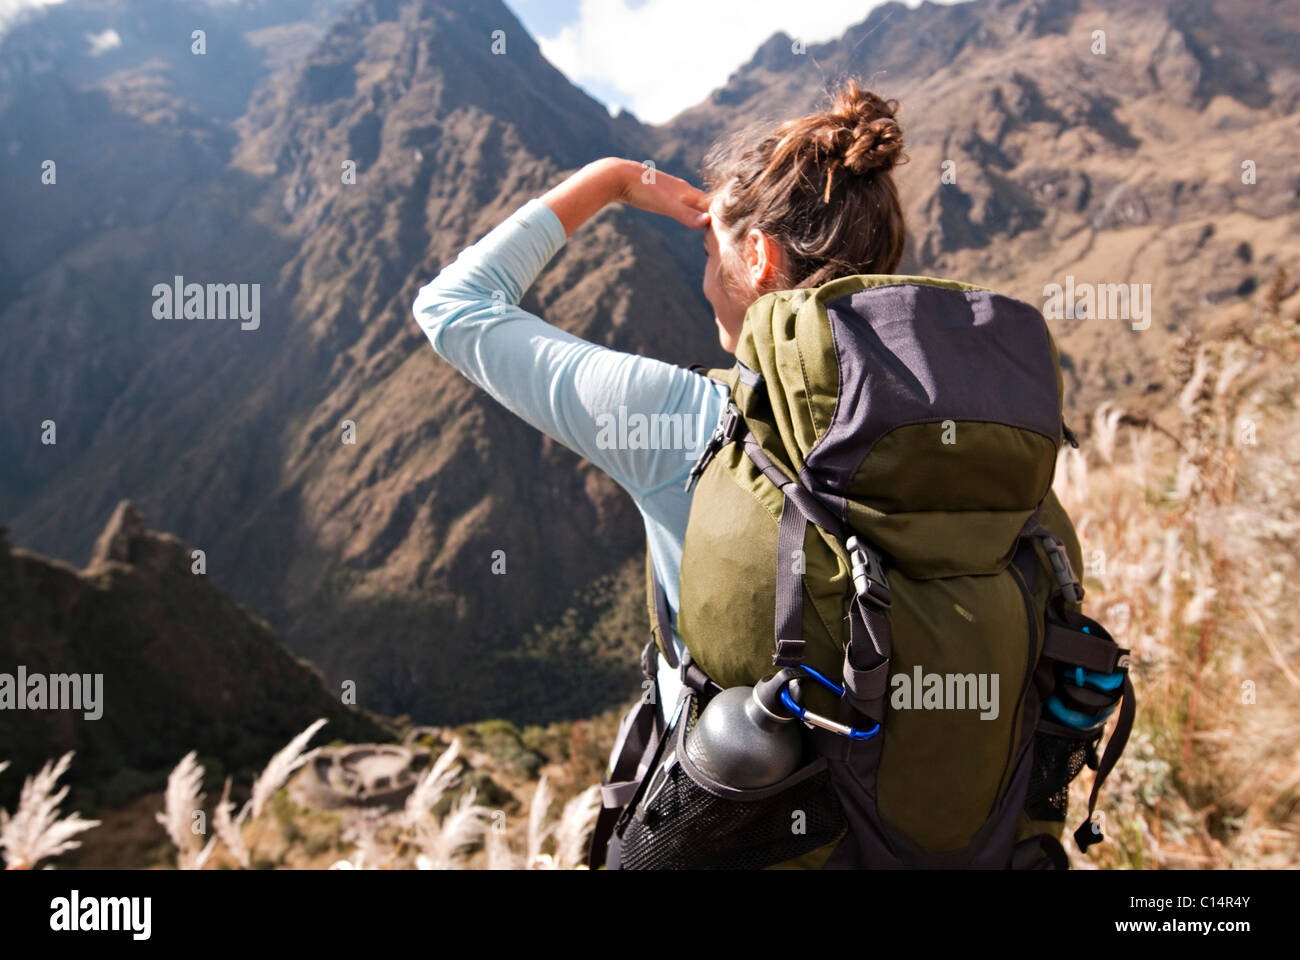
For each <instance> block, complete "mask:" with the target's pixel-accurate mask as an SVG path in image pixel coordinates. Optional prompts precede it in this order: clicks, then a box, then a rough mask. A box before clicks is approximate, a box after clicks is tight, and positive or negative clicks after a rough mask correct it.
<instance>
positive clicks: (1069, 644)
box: [1043, 617, 1129, 673]
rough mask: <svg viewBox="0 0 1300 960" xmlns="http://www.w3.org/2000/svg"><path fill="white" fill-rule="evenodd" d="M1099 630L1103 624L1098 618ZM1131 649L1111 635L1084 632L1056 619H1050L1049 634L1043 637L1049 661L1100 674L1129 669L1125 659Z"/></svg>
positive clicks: (1044, 654)
mask: <svg viewBox="0 0 1300 960" xmlns="http://www.w3.org/2000/svg"><path fill="white" fill-rule="evenodd" d="M1091 625H1093V626H1094V627H1095V628H1096V629H1100V626H1099V625H1097V624H1096V622H1095V621H1093V622H1092V624H1091ZM1128 654H1129V651H1128V650H1125V649H1124V648H1123V647H1121V646H1119V645H1118V644H1117V643H1115V641H1114V640H1112V639H1110V638H1109V637H1108V636H1097V635H1096V634H1094V633H1083V632H1082V631H1080V630H1076V629H1074V628H1073V627H1072V626H1070V625H1069V624H1065V623H1058V622H1057V621H1056V620H1055V619H1054V618H1051V617H1049V618H1048V620H1047V635H1046V636H1045V637H1044V639H1043V656H1045V657H1047V658H1048V659H1049V660H1056V661H1058V662H1060V663H1068V664H1070V665H1071V666H1075V667H1083V668H1084V669H1085V670H1095V671H1096V672H1097V673H1114V672H1115V671H1116V670H1119V669H1122V668H1127V666H1128V664H1127V663H1126V662H1125V661H1124V658H1125V657H1127V656H1128Z"/></svg>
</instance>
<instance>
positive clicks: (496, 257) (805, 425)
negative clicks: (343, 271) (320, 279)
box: [413, 80, 1132, 868]
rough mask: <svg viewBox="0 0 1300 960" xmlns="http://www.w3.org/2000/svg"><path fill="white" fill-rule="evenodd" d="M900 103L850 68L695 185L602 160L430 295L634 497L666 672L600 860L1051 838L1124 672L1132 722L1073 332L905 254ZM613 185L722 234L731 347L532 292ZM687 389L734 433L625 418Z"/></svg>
mask: <svg viewBox="0 0 1300 960" xmlns="http://www.w3.org/2000/svg"><path fill="white" fill-rule="evenodd" d="M897 109H898V108H897V104H896V103H895V102H893V101H887V100H884V99H882V98H881V97H879V96H877V95H876V94H875V93H872V92H870V91H868V90H865V89H863V88H862V87H861V86H860V85H859V84H858V83H857V82H856V81H855V80H849V81H848V82H847V83H845V84H844V85H843V86H842V87H841V88H840V89H838V90H837V91H835V92H834V93H833V94H832V97H831V103H830V105H829V108H828V109H826V110H824V111H821V112H815V113H812V114H809V115H807V116H804V117H800V118H797V119H793V120H790V121H787V122H785V123H781V124H767V125H756V126H751V127H748V128H746V129H745V130H742V131H741V132H740V133H738V134H736V135H734V136H732V137H730V138H728V139H726V140H724V141H721V142H720V143H718V144H716V145H715V146H714V147H713V149H711V150H710V151H709V153H708V155H707V157H706V159H705V164H704V177H703V179H704V183H705V189H704V190H701V189H698V188H696V187H694V186H692V185H691V184H689V183H688V182H686V181H684V180H682V179H679V178H677V177H674V176H671V175H669V174H666V173H664V172H662V171H656V172H655V173H654V175H653V177H649V176H643V173H644V167H643V166H642V165H641V164H639V163H635V162H633V161H628V160H622V159H617V158H606V159H602V160H597V161H595V162H593V163H590V164H588V165H587V166H585V167H583V168H582V169H581V170H579V171H578V172H577V173H575V174H573V175H572V176H570V177H569V178H567V179H566V180H565V181H564V182H563V183H561V184H560V185H558V186H556V187H554V188H553V189H551V190H549V191H548V192H546V193H545V194H543V195H542V196H541V197H540V198H534V199H531V200H529V201H528V202H527V203H525V204H523V206H522V207H521V208H520V209H519V210H518V211H516V212H515V213H514V214H513V215H512V216H510V217H509V218H508V219H507V220H506V221H505V222H503V223H502V224H500V225H499V226H497V227H496V228H495V229H493V230H492V231H491V232H489V233H488V234H487V235H486V236H485V237H484V238H483V239H481V240H480V241H479V242H478V243H476V244H474V245H473V246H471V247H469V248H468V249H466V250H465V251H463V252H462V253H461V254H460V256H459V257H458V258H457V259H456V261H455V262H454V263H453V264H451V265H449V266H447V267H446V268H445V269H444V270H443V271H442V272H441V273H440V274H439V275H438V276H437V277H436V278H435V279H434V280H433V281H432V282H431V283H429V284H428V285H427V286H425V287H424V288H422V289H421V290H420V292H419V295H418V297H417V299H416V301H415V304H414V307H413V311H414V314H415V317H416V319H417V321H418V322H419V323H420V325H421V327H422V328H423V329H424V331H425V333H426V334H427V335H428V337H429V340H430V341H431V343H432V344H433V347H434V349H435V350H436V351H437V352H438V353H439V354H440V355H441V356H442V357H444V358H445V359H446V360H448V361H449V362H450V363H452V364H453V365H454V366H456V367H457V368H458V369H459V370H460V371H461V372H462V373H463V374H464V375H465V376H466V377H468V378H469V379H470V380H471V381H472V382H474V383H475V384H477V385H478V386H480V387H482V388H483V389H484V390H486V391H488V392H489V393H490V394H491V395H492V396H493V397H495V398H496V399H497V400H499V401H500V402H501V403H502V404H504V405H505V406H506V407H507V408H508V409H510V410H511V411H513V412H515V413H517V414H518V415H519V416H521V417H522V418H524V419H525V420H527V421H528V422H529V423H531V424H532V425H533V426H535V427H537V428H538V429H540V430H542V431H543V432H545V433H546V434H548V435H549V436H551V437H553V438H555V439H556V440H558V441H559V442H561V443H563V444H565V445H566V446H567V447H569V448H570V449H572V450H574V451H575V452H577V453H578V454H580V455H581V456H583V457H585V458H586V459H588V460H589V461H591V462H592V463H593V464H595V465H596V466H597V467H598V468H600V469H601V470H603V471H604V472H605V473H607V474H608V475H609V476H610V477H612V478H613V479H614V480H615V481H616V482H617V483H618V484H619V485H620V486H621V487H623V489H625V490H626V491H627V492H628V493H629V495H630V496H631V497H632V499H633V501H634V502H635V503H636V505H637V508H638V509H639V510H640V512H641V515H642V517H643V518H644V521H645V528H646V538H647V604H648V612H649V614H650V620H651V625H652V629H651V634H652V641H651V643H650V644H648V645H647V647H646V651H645V654H644V655H643V658H642V666H643V670H645V672H646V675H647V678H648V679H651V680H653V681H654V684H653V687H652V692H653V693H654V696H650V697H643V698H642V701H641V702H640V703H638V704H637V705H636V706H635V707H634V708H633V709H632V710H631V711H629V712H628V714H627V715H626V716H625V717H624V719H623V723H622V725H621V727H620V730H619V735H618V740H617V742H616V744H615V747H614V751H613V753H612V755H611V760H610V767H609V769H608V771H607V776H606V782H605V784H604V785H603V797H604V805H605V807H604V810H603V811H602V814H601V819H600V821H599V822H598V824H597V828H596V837H595V838H594V840H593V845H592V854H591V856H592V864H593V866H599V865H600V864H601V863H604V864H605V865H606V866H608V867H611V868H612V867H622V868H637V867H646V868H652V867H692V866H704V867H776V866H780V867H801V868H818V867H848V868H863V867H883V866H892V867H897V866H910V867H930V866H935V867H941V866H975V867H989V866H993V867H1010V866H1017V867H1021V866H1025V867H1036V868H1052V867H1055V868H1062V867H1064V866H1065V865H1066V864H1065V859H1066V858H1065V855H1064V852H1063V850H1062V848H1061V846H1060V843H1059V837H1060V835H1061V829H1062V822H1063V821H1064V817H1065V802H1066V798H1067V792H1068V787H1069V783H1070V780H1071V779H1072V778H1073V777H1074V775H1075V774H1076V773H1077V772H1078V770H1079V768H1080V767H1081V766H1082V765H1083V764H1084V763H1085V762H1088V763H1090V764H1092V765H1094V766H1096V757H1095V747H1096V745H1097V743H1098V741H1099V738H1100V736H1101V729H1102V727H1103V726H1104V723H1105V720H1106V718H1107V717H1108V716H1110V714H1111V713H1112V712H1113V711H1114V710H1115V708H1116V706H1117V703H1118V702H1119V701H1120V700H1121V699H1122V702H1123V709H1122V710H1121V714H1120V722H1119V725H1120V727H1125V724H1126V723H1131V710H1132V695H1131V690H1130V688H1129V687H1128V681H1127V674H1126V672H1125V671H1124V670H1123V669H1122V668H1123V666H1124V665H1126V663H1127V658H1126V651H1121V650H1119V648H1118V647H1117V646H1116V645H1115V644H1114V642H1113V640H1111V639H1110V637H1109V635H1108V634H1106V633H1105V631H1104V629H1103V628H1102V627H1101V626H1100V624H1097V623H1096V622H1095V621H1092V620H1090V619H1088V618H1086V617H1084V616H1083V615H1082V614H1081V612H1080V610H1079V602H1080V601H1081V599H1082V588H1081V587H1080V586H1079V584H1078V582H1077V581H1076V580H1075V578H1074V576H1073V570H1074V569H1078V568H1079V566H1080V563H1081V558H1080V553H1079V546H1078V542H1077V540H1076V538H1075V535H1074V532H1073V529H1072V527H1071V525H1070V522H1069V520H1068V518H1067V517H1066V516H1065V514H1064V512H1063V511H1062V510H1061V507H1060V505H1059V503H1058V502H1057V501H1056V499H1055V497H1054V496H1053V495H1052V494H1051V490H1050V488H1051V479H1052V475H1053V471H1054V468H1055V462H1056V455H1057V452H1058V450H1059V448H1060V446H1061V444H1062V443H1064V442H1067V440H1072V437H1071V435H1070V434H1069V432H1068V429H1067V428H1066V427H1065V424H1064V422H1063V420H1062V418H1061V409H1062V398H1061V377H1060V369H1059V363H1058V357H1057V352H1056V348H1055V345H1054V343H1053V341H1052V339H1051V336H1050V333H1049V332H1048V329H1047V326H1046V323H1045V321H1044V320H1043V318H1042V316H1041V314H1039V313H1038V311H1037V310H1035V309H1034V308H1033V307H1030V306H1028V305H1027V304H1024V303H1020V302H1019V301H1015V300H1012V299H1010V298H1007V297H1003V296H1000V295H998V294H996V293H994V292H993V291H990V290H986V289H984V288H980V287H975V286H971V285H968V284H963V283H957V282H954V281H948V280H935V279H930V278H921V277H900V276H897V275H895V271H896V270H897V268H898V266H899V262H900V260H901V258H902V256H903V248H904V242H905V238H906V231H905V226H904V220H903V212H902V205H901V203H900V201H899V195H898V191H897V189H896V187H895V184H894V181H893V176H892V173H891V171H892V169H893V168H894V166H895V165H896V164H898V163H900V162H902V161H903V160H904V159H905V157H904V153H903V147H904V143H903V133H902V128H901V126H900V123H899V121H898V118H897V116H896V113H897ZM611 202H622V203H627V204H631V205H633V206H636V207H638V208H640V209H643V210H649V211H652V212H654V213H659V214H663V215H665V216H669V217H672V218H673V219H674V220H677V221H678V222H680V223H682V224H684V225H686V226H688V227H691V228H693V229H695V230H697V231H698V232H699V234H700V240H701V243H702V245H703V248H704V250H705V252H706V255H707V258H708V260H707V265H706V268H705V273H704V283H703V287H704V295H705V297H706V298H707V299H708V301H709V303H710V304H711V306H712V307H713V310H714V323H715V324H716V327H717V334H718V340H719V342H720V343H721V345H722V347H723V348H724V349H725V350H727V351H728V352H730V353H732V354H734V355H735V357H736V363H735V365H734V366H733V367H731V368H730V369H728V370H719V371H699V370H696V369H691V370H687V369H683V368H681V367H678V366H675V365H672V364H668V363H664V362H662V361H659V360H656V359H653V358H649V357H643V356H638V355H633V354H628V353H622V352H619V351H616V350H611V349H608V348H605V347H603V346H600V345H597V344H593V343H589V342H586V341H584V340H582V339H580V338H578V337H575V336H573V335H571V334H568V333H566V332H564V331H562V330H560V329H558V328H556V327H553V326H551V325H549V324H548V323H546V322H545V321H544V320H542V319H541V318H539V317H537V316H534V315H532V314H530V313H528V312H526V311H524V310H522V309H521V308H520V307H519V306H518V303H519V301H520V299H521V297H522V296H523V293H524V291H525V290H526V289H527V288H528V287H529V285H530V284H531V283H532V282H533V281H534V279H535V278H536V277H537V275H538V273H539V272H540V271H541V270H542V268H543V267H544V266H545V265H546V263H547V262H548V261H549V260H550V259H551V258H552V257H553V256H555V254H556V252H557V251H558V250H559V249H560V248H561V247H562V246H563V245H564V243H565V241H566V239H567V238H568V237H569V236H571V235H572V234H573V233H574V231H576V230H578V229H579V228H580V227H581V226H582V225H583V224H584V223H585V222H586V221H587V220H588V219H590V218H591V217H592V216H594V215H595V214H596V213H597V212H599V211H600V210H601V209H603V208H604V207H605V206H606V205H607V204H609V203H611ZM664 322H666V321H664ZM673 322H681V321H680V320H678V319H676V318H674V320H673ZM665 414H666V415H669V416H670V417H672V416H674V415H676V416H677V417H680V418H682V420H683V422H689V423H695V424H702V425H703V429H704V430H706V431H707V430H709V429H712V431H713V432H712V434H711V435H709V436H708V437H707V438H706V437H704V436H702V435H701V436H700V437H699V438H698V440H699V441H700V442H699V443H698V444H697V445H696V446H695V447H694V448H693V449H692V450H691V451H690V452H691V453H692V454H693V456H691V457H688V456H686V455H685V452H684V451H683V449H681V447H680V446H679V447H677V448H673V447H672V446H670V445H669V446H666V445H664V444H646V443H635V444H633V443H630V442H618V439H617V438H622V437H625V434H626V431H623V432H621V433H620V431H617V430H611V429H610V425H611V423H612V420H611V418H615V417H617V418H621V419H623V420H625V421H626V420H631V419H632V418H633V417H634V416H638V415H639V416H640V417H644V418H646V420H645V421H644V422H655V421H654V418H655V417H656V416H659V415H665ZM686 418H689V419H686ZM660 422H663V421H660ZM612 437H613V438H616V439H615V442H611V438H612ZM694 454H698V456H694ZM1067 666H1069V667H1070V668H1071V669H1073V670H1075V671H1076V672H1075V673H1071V674H1070V675H1069V676H1066V675H1065V672H1064V671H1065V667H1067ZM905 686H906V687H908V689H906V690H905V689H903V688H904V687H905ZM912 687H915V689H911V688H912ZM1121 692H1122V694H1123V696H1122V697H1121ZM1058 708H1059V709H1058ZM1117 733H1118V731H1117ZM1123 733H1124V735H1125V736H1126V729H1125V730H1124V731H1123ZM767 734H770V736H768V735H767ZM751 735H752V736H751ZM1117 744H1118V749H1122V746H1123V736H1119V735H1116V736H1113V737H1112V738H1111V743H1110V744H1109V746H1108V749H1107V752H1106V756H1105V757H1104V758H1103V759H1102V760H1101V761H1100V763H1101V769H1100V771H1099V774H1098V777H1097V778H1096V785H1097V786H1099V785H1100V781H1101V780H1102V779H1103V778H1104V775H1105V772H1107V771H1108V770H1109V768H1110V766H1112V765H1113V763H1114V760H1115V759H1116V756H1117V753H1118V750H1117V749H1112V748H1115V747H1116V745H1117ZM750 747H753V755H746V754H745V750H747V749H749V748H750ZM760 753H761V754H763V756H758V754H760ZM728 780H730V781H731V782H727V781H728ZM1095 801H1096V789H1095V787H1094V793H1093V796H1092V798H1091V802H1090V805H1089V814H1090V819H1089V821H1087V822H1085V823H1084V825H1083V826H1082V827H1080V830H1079V831H1078V832H1076V834H1075V838H1076V840H1077V841H1078V842H1079V844H1080V846H1081V847H1086V846H1087V845H1088V844H1089V843H1091V842H1095V839H1096V837H1095V836H1094V835H1097V836H1099V833H1098V831H1097V829H1096V826H1095V824H1093V823H1092V821H1091V814H1092V806H1093V805H1094V804H1095Z"/></svg>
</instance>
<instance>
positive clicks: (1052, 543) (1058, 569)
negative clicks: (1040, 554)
mask: <svg viewBox="0 0 1300 960" xmlns="http://www.w3.org/2000/svg"><path fill="white" fill-rule="evenodd" d="M1039 539H1040V540H1042V541H1043V550H1044V551H1045V552H1046V553H1047V559H1048V561H1049V562H1050V563H1051V565H1052V573H1053V574H1055V575H1056V585H1057V586H1058V587H1060V588H1061V594H1062V596H1064V597H1065V600H1066V602H1067V603H1083V584H1081V583H1080V582H1079V578H1078V577H1076V576H1075V575H1074V569H1073V568H1072V567H1071V566H1070V555H1069V554H1068V553H1066V552H1065V544H1064V543H1062V542H1061V539H1060V537H1057V536H1056V535H1055V534H1050V535H1048V536H1045V537H1040V538H1039Z"/></svg>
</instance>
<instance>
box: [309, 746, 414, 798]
mask: <svg viewBox="0 0 1300 960" xmlns="http://www.w3.org/2000/svg"><path fill="white" fill-rule="evenodd" d="M429 759H430V758H429V754H428V753H426V752H424V751H422V750H411V749H409V748H407V747H399V746H396V745H394V744H387V743H359V744H350V745H348V746H342V747H322V748H320V750H319V751H318V752H317V753H316V756H315V757H313V758H312V761H311V762H310V763H308V764H307V765H306V767H305V768H304V775H303V777H302V779H301V781H300V783H301V786H302V789H303V792H304V794H305V799H307V800H309V801H310V802H312V803H314V804H315V805H316V806H321V807H328V808H332V807H400V806H402V805H403V804H404V803H405V802H406V798H407V796H408V795H409V794H410V792H411V791H412V790H413V789H414V788H415V784H416V781H417V780H419V778H420V774H421V773H422V772H423V771H424V769H425V768H426V767H427V766H428V765H429Z"/></svg>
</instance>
